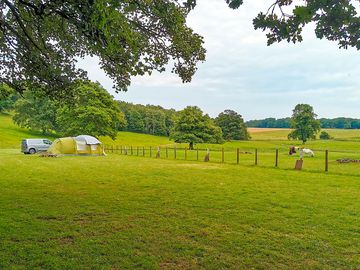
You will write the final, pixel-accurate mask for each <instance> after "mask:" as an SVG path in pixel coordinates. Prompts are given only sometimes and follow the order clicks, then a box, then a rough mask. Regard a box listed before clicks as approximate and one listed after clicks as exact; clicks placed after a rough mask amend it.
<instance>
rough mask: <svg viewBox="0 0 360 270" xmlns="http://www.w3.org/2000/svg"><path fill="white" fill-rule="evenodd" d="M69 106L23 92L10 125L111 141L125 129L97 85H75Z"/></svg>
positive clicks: (109, 99) (116, 109) (117, 111)
mask: <svg viewBox="0 0 360 270" xmlns="http://www.w3.org/2000/svg"><path fill="white" fill-rule="evenodd" d="M73 87H74V91H73V92H74V93H75V96H74V97H73V99H72V101H71V102H59V101H57V100H52V99H50V98H49V97H48V96H46V95H45V96H44V95H43V93H42V92H35V91H25V92H24V97H23V98H21V99H19V100H18V101H17V102H16V104H15V115H14V118H13V119H14V121H15V123H17V124H18V125H20V126H21V127H26V128H30V129H34V130H39V131H42V132H44V133H49V132H56V133H58V134H59V135H62V136H75V135H79V134H89V135H92V136H110V137H111V138H115V137H116V134H117V131H118V130H119V129H121V128H123V127H124V126H125V125H126V121H125V118H124V115H123V113H122V112H121V110H120V108H119V106H118V104H117V103H116V102H115V101H114V100H113V97H112V96H111V95H110V94H109V93H108V92H107V91H106V90H105V89H104V88H102V87H101V86H100V84H99V83H92V82H88V81H78V82H75V84H74V86H73Z"/></svg>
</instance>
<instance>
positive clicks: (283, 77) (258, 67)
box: [79, 0, 360, 120]
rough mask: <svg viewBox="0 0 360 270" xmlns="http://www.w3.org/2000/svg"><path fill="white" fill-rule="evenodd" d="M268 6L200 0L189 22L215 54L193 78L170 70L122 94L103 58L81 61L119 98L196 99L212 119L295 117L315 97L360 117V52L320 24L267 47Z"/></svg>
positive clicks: (321, 106) (254, 1)
mask: <svg viewBox="0 0 360 270" xmlns="http://www.w3.org/2000/svg"><path fill="white" fill-rule="evenodd" d="M268 4H269V1H265V0H251V1H245V3H244V5H242V6H241V7H240V9H238V10H231V9H229V8H228V7H227V5H226V3H225V1H224V0H198V4H197V6H196V8H195V10H194V11H192V12H191V13H190V15H189V17H188V21H187V24H188V25H189V26H190V27H191V28H193V29H194V30H195V32H197V33H198V34H201V35H202V36H203V37H204V40H205V44H204V46H205V48H206V49H207V56H206V58H207V59H206V61H205V62H204V63H199V64H198V71H197V73H196V74H195V76H194V77H193V80H192V82H191V83H186V84H183V83H182V82H181V80H180V79H179V78H178V77H177V76H176V75H174V74H172V73H171V72H170V70H171V68H169V69H168V71H166V72H163V73H153V74H152V75H151V76H143V77H140V76H137V77H133V78H132V84H131V86H130V87H129V89H128V91H127V92H120V93H115V92H114V90H113V89H112V86H113V82H112V80H111V79H110V78H108V77H107V76H106V75H105V73H104V72H103V71H102V70H101V69H100V67H99V65H98V59H96V58H89V57H88V58H85V59H84V60H81V61H80V62H79V66H80V67H82V68H84V69H85V70H87V71H88V76H89V79H91V80H93V81H98V82H100V83H101V84H102V85H103V86H104V87H105V88H106V89H107V90H108V91H109V92H110V93H111V94H112V95H113V96H114V97H115V99H117V100H124V101H127V102H132V103H140V104H154V105H161V106H163V107H165V108H175V109H177V110H180V109H183V108H184V107H186V106H188V105H196V106H198V107H200V108H201V109H202V110H203V111H204V112H206V113H208V114H209V115H210V116H212V117H215V116H216V115H217V114H219V113H220V112H222V111H224V110H225V109H232V110H235V111H237V112H238V113H240V114H241V115H242V116H243V117H244V119H245V120H251V119H262V118H266V117H275V118H281V117H288V116H291V113H292V110H293V108H294V107H295V105H296V104H298V103H308V104H310V105H312V106H313V107H314V110H315V113H317V114H318V116H319V117H327V118H334V117H340V116H343V117H354V118H360V106H359V105H360V52H359V51H357V50H356V49H348V50H344V49H339V48H338V45H337V43H336V42H330V41H328V40H320V39H317V38H316V37H315V34H314V31H313V26H312V25H310V26H308V27H306V28H305V31H304V33H303V37H304V41H303V42H302V43H297V44H292V43H287V42H282V43H278V44H274V45H271V46H267V45H266V37H265V33H264V32H262V31H259V30H254V28H253V25H252V19H253V18H255V17H256V15H257V14H258V13H259V12H260V11H266V10H267V8H268V6H267V5H268Z"/></svg>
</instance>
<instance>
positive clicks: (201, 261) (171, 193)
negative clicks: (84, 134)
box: [0, 150, 360, 269]
mask: <svg viewBox="0 0 360 270" xmlns="http://www.w3.org/2000/svg"><path fill="white" fill-rule="evenodd" d="M15 168H16V170H15ZM0 171H1V175H2V176H1V180H0V182H1V183H0V184H1V196H0V205H1V211H0V224H1V225H0V239H1V241H0V258H2V259H1V260H0V269H13V268H15V269H35V268H38V269H39V268H41V269H83V268H89V269H90V268H91V269H199V268H204V269H221V268H222V269H249V268H254V269H265V268H268V269H305V268H306V269H335V268H337V269H356V268H358V267H359V265H360V253H359V252H360V230H359V223H360V219H359V211H360V201H359V198H360V181H359V180H360V178H359V177H355V176H352V177H348V176H346V177H343V176H335V175H326V174H319V173H306V172H303V173H301V176H300V174H299V172H295V171H284V170H276V169H267V168H254V167H244V166H232V165H220V164H205V165H204V164H203V163H194V162H183V161H168V160H156V161H155V162H154V160H152V159H146V158H145V159H144V158H138V157H123V156H119V155H109V156H106V157H61V158H40V157H38V156H28V155H21V154H19V153H15V152H14V151H13V150H4V151H2V152H1V155H0Z"/></svg>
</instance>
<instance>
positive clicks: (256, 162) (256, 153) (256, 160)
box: [255, 148, 258, 165]
mask: <svg viewBox="0 0 360 270" xmlns="http://www.w3.org/2000/svg"><path fill="white" fill-rule="evenodd" d="M257 164H258V150H257V148H256V149H255V165H257Z"/></svg>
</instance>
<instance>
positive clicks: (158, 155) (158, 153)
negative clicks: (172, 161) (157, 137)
mask: <svg viewBox="0 0 360 270" xmlns="http://www.w3.org/2000/svg"><path fill="white" fill-rule="evenodd" d="M156 158H160V146H158V148H157V152H156Z"/></svg>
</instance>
